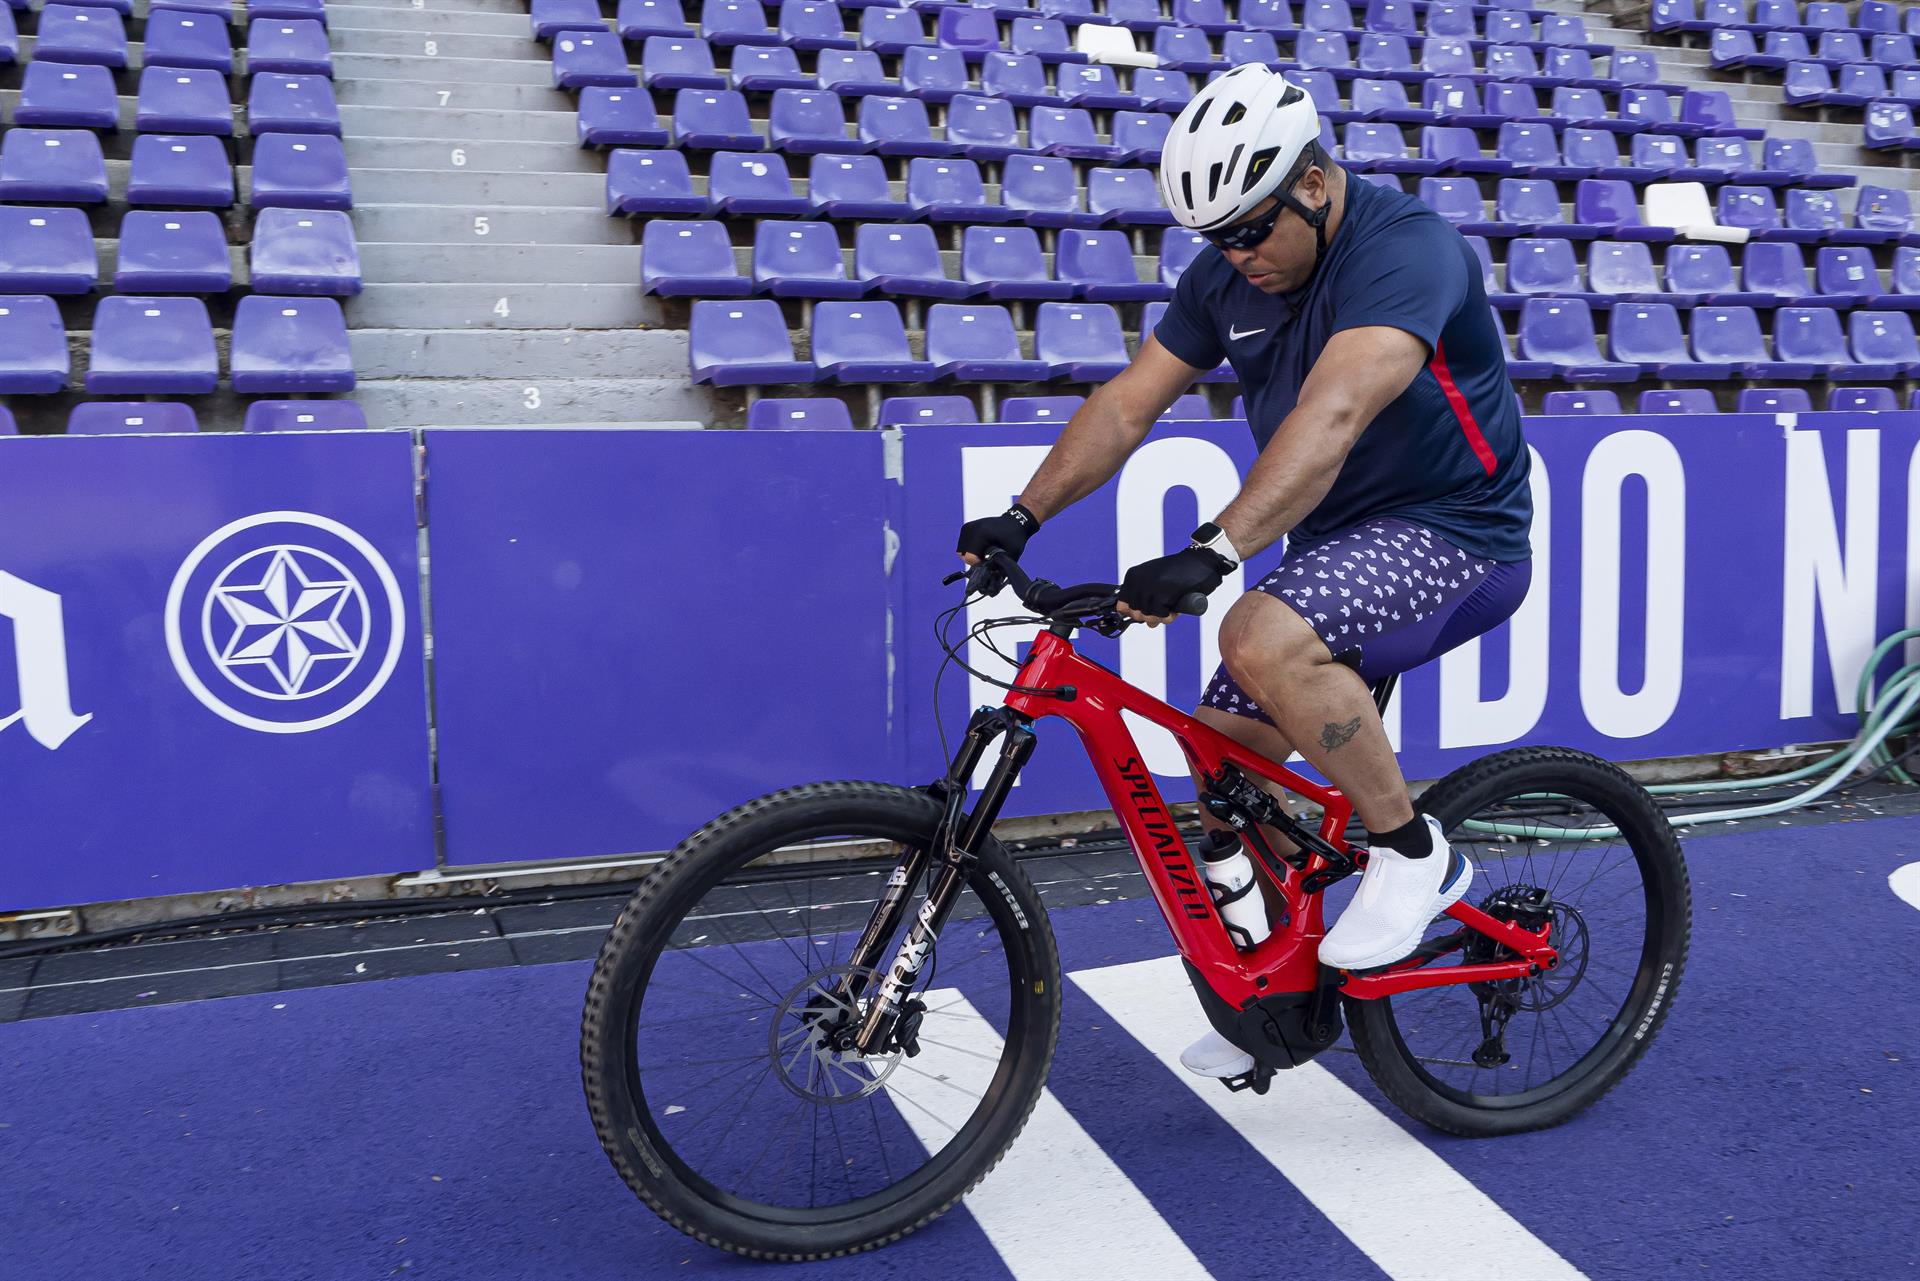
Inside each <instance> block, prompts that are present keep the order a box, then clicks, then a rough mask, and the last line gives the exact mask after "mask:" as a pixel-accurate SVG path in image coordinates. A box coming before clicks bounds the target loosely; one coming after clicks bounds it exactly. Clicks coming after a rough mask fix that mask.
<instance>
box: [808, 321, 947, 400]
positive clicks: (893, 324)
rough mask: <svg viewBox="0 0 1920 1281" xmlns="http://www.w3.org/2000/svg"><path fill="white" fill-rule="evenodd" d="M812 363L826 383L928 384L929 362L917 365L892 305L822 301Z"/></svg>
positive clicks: (930, 373)
mask: <svg viewBox="0 0 1920 1281" xmlns="http://www.w3.org/2000/svg"><path fill="white" fill-rule="evenodd" d="M812 337H813V364H814V369H815V372H816V376H817V377H818V378H819V380H820V381H822V382H838V383H867V382H891V383H912V382H926V381H927V380H929V379H931V378H932V377H933V376H934V366H933V364H932V362H931V361H925V360H915V359H914V358H913V352H912V349H911V348H910V347H909V346H908V344H907V328H906V326H905V325H904V324H902V323H901V320H900V309H899V307H898V306H896V305H895V304H893V303H891V302H885V301H874V300H869V301H866V302H823V303H820V304H818V305H816V306H815V307H814V309H813V328H812Z"/></svg>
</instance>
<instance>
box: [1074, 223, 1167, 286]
mask: <svg viewBox="0 0 1920 1281" xmlns="http://www.w3.org/2000/svg"><path fill="white" fill-rule="evenodd" d="M1054 272H1055V274H1056V275H1058V276H1059V278H1060V279H1061V280H1062V281H1065V282H1068V283H1070V284H1071V285H1072V286H1073V287H1074V289H1075V292H1076V293H1077V294H1078V296H1079V297H1082V298H1085V299H1087V300H1088V301H1090V302H1146V301H1150V300H1152V299H1155V298H1167V297H1170V296H1171V295H1172V293H1173V291H1172V290H1171V289H1169V288H1168V287H1167V286H1166V285H1165V284H1162V283H1161V282H1160V281H1159V280H1157V279H1156V280H1150V281H1143V280H1141V279H1140V276H1139V273H1138V272H1137V271H1135V270H1134V265H1133V246H1132V244H1131V243H1129V241H1128V239H1127V233H1126V232H1124V231H1063V232H1061V233H1060V239H1059V242H1058V244H1057V245H1056V246H1055V249H1054Z"/></svg>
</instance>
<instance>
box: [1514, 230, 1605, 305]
mask: <svg viewBox="0 0 1920 1281" xmlns="http://www.w3.org/2000/svg"><path fill="white" fill-rule="evenodd" d="M1507 292H1508V293H1512V294H1520V295H1523V296H1530V295H1537V294H1544V295H1550V296H1553V297H1558V298H1577V297H1581V296H1582V295H1583V291H1582V290H1581V288H1580V264H1579V263H1578V262H1576V261H1575V260H1574V256H1573V242H1572V241H1570V240H1563V239H1559V238H1551V239H1549V238H1541V239H1527V238H1523V239H1518V240H1515V241H1513V242H1512V243H1510V244H1509V245H1508V246H1507ZM1588 302H1589V304H1590V305H1599V304H1598V303H1597V300H1596V299H1592V298H1590V299H1588Z"/></svg>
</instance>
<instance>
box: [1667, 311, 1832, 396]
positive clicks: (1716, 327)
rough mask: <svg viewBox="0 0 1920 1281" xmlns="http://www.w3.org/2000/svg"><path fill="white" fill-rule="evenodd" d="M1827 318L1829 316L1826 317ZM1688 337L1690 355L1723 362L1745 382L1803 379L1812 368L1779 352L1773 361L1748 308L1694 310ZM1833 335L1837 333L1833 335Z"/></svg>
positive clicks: (1829, 315) (1804, 362)
mask: <svg viewBox="0 0 1920 1281" xmlns="http://www.w3.org/2000/svg"><path fill="white" fill-rule="evenodd" d="M1826 314H1827V316H1828V318H1829V319H1831V318H1832V316H1833V313H1832V312H1827V313H1826ZM1690 320H1691V333H1690V335H1689V336H1690V337H1691V338H1692V339H1693V354H1694V355H1695V356H1696V357H1698V358H1699V359H1701V360H1708V361H1716V362H1724V363H1726V364H1729V365H1732V366H1733V371H1734V373H1735V374H1736V375H1737V376H1739V377H1741V378H1746V379H1753V378H1789V379H1806V378H1811V377H1813V375H1814V371H1815V366H1814V365H1813V364H1811V363H1808V362H1807V361H1804V360H1798V361H1796V360H1792V359H1789V358H1787V356H1786V354H1785V353H1784V352H1783V353H1782V354H1781V358H1780V359H1779V360H1775V359H1774V358H1773V356H1772V354H1771V353H1769V352H1768V350H1767V340H1766V339H1765V338H1763V337H1762V336H1761V334H1760V317H1759V316H1758V315H1757V314H1756V313H1755V312H1754V310H1753V308H1751V307H1696V308H1694V310H1693V315H1692V317H1691V318H1690ZM1834 332H1835V333H1836V335H1837V334H1838V332H1839V331H1838V330H1837V329H1836V330H1835V331H1834Z"/></svg>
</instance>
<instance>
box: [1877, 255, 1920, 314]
mask: <svg viewBox="0 0 1920 1281" xmlns="http://www.w3.org/2000/svg"><path fill="white" fill-rule="evenodd" d="M1867 305H1868V306H1870V307H1873V308H1876V309H1878V310H1880V311H1912V310H1915V309H1917V308H1920V248H1915V247H1914V246H1912V245H1901V246H1899V247H1897V248H1896V249H1895V250H1894V251H1893V292H1892V293H1883V294H1875V295H1874V296H1873V297H1872V298H1870V299H1868V301H1867Z"/></svg>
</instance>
